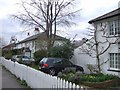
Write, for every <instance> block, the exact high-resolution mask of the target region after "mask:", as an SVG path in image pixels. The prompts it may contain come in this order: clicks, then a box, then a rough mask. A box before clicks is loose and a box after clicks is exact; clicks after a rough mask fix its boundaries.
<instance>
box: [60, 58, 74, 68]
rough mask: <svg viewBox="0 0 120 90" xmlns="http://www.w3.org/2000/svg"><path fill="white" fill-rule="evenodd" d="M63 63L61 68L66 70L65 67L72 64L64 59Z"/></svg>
mask: <svg viewBox="0 0 120 90" xmlns="http://www.w3.org/2000/svg"><path fill="white" fill-rule="evenodd" d="M62 62H63V67H64V68H66V67H72V63H71V62H70V61H68V60H66V59H63V60H62Z"/></svg>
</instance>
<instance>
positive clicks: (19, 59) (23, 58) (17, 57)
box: [11, 55, 35, 64]
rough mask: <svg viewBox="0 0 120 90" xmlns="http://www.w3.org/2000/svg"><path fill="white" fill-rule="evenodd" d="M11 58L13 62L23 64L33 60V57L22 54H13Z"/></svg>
mask: <svg viewBox="0 0 120 90" xmlns="http://www.w3.org/2000/svg"><path fill="white" fill-rule="evenodd" d="M11 60H12V61H14V62H15V61H17V62H20V63H24V64H31V63H32V62H34V61H35V60H34V59H33V58H30V57H28V56H23V55H14V56H13V57H12V59H11Z"/></svg>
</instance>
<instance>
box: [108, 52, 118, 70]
mask: <svg viewBox="0 0 120 90" xmlns="http://www.w3.org/2000/svg"><path fill="white" fill-rule="evenodd" d="M110 54H111V55H112V54H113V57H111V55H110ZM116 55H117V57H116ZM111 58H113V61H111ZM116 58H117V59H116ZM119 58H120V53H109V60H110V61H109V68H110V70H120V66H119ZM111 62H113V64H111ZM116 62H117V63H116ZM111 65H112V66H111Z"/></svg>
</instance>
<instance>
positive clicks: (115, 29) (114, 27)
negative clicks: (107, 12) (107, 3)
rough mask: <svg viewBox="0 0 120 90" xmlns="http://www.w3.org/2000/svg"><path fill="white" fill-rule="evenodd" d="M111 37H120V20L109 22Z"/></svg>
mask: <svg viewBox="0 0 120 90" xmlns="http://www.w3.org/2000/svg"><path fill="white" fill-rule="evenodd" d="M108 29H109V36H119V35H120V19H116V20H113V21H108Z"/></svg>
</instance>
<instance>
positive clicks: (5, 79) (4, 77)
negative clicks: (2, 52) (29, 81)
mask: <svg viewBox="0 0 120 90" xmlns="http://www.w3.org/2000/svg"><path fill="white" fill-rule="evenodd" d="M1 87H2V90H9V89H11V90H13V89H15V90H18V89H20V90H21V89H22V90H23V89H25V90H26V89H27V88H28V87H27V86H23V85H21V84H20V81H19V80H18V79H17V78H16V77H15V76H14V75H12V74H11V73H10V72H9V71H8V70H6V69H5V68H4V67H2V65H1V64H0V90H1ZM28 90H29V89H28Z"/></svg>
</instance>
